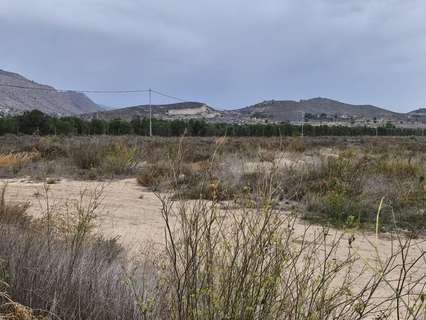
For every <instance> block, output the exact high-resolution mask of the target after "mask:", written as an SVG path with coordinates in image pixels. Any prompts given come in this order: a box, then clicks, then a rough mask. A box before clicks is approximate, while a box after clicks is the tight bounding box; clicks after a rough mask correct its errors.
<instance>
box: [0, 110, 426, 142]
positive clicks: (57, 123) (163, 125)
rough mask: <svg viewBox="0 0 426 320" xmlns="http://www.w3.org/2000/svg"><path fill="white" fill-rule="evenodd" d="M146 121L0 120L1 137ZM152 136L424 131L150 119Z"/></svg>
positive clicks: (105, 130)
mask: <svg viewBox="0 0 426 320" xmlns="http://www.w3.org/2000/svg"><path fill="white" fill-rule="evenodd" d="M149 131H150V129H149V119H146V118H142V119H141V118H136V119H133V120H132V121H124V120H120V119H114V120H110V121H106V120H98V119H92V120H83V119H81V118H78V117H61V118H58V117H52V116H49V115H46V114H44V113H42V112H40V111H38V110H33V111H29V112H25V113H23V114H21V115H16V116H6V117H3V118H0V135H4V134H30V135H34V134H37V135H101V134H106V135H125V134H136V135H144V136H147V135H149ZM152 133H153V135H155V136H165V137H170V136H181V135H183V134H186V135H188V136H223V135H227V136H239V137H252V136H255V137H273V136H300V135H302V134H303V135H306V136H360V135H379V136H387V135H395V136H408V135H423V129H412V128H395V127H394V126H391V125H386V126H381V127H377V128H373V127H366V126H358V127H352V126H327V125H319V126H313V125H310V124H305V125H304V126H303V127H302V126H301V125H293V124H289V123H280V124H278V123H265V124H238V123H209V122H206V121H203V120H194V119H191V120H172V121H168V120H159V119H152Z"/></svg>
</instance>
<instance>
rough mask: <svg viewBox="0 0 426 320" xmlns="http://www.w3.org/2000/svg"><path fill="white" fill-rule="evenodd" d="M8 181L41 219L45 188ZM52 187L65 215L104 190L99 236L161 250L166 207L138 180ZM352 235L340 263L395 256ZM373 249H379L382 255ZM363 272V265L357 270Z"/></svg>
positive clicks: (383, 244)
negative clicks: (355, 256)
mask: <svg viewBox="0 0 426 320" xmlns="http://www.w3.org/2000/svg"><path fill="white" fill-rule="evenodd" d="M6 182H7V184H8V187H7V194H6V199H7V200H9V201H17V202H22V201H29V202H30V203H31V207H30V209H29V212H30V213H31V214H32V215H34V216H36V217H37V216H40V214H41V213H42V212H43V210H45V207H46V201H45V198H44V196H43V194H44V187H43V186H44V185H43V183H37V182H31V181H29V180H27V179H12V180H0V185H1V184H2V183H6ZM48 186H49V192H48V194H49V202H50V205H51V206H53V207H54V209H55V210H62V209H63V208H64V207H65V204H66V203H67V202H70V201H73V200H76V199H78V198H79V197H80V194H81V192H82V191H83V190H87V192H89V193H90V192H91V191H93V190H94V189H95V188H100V187H103V188H104V189H103V201H102V205H101V206H100V208H99V210H98V213H99V214H100V217H99V220H98V226H97V228H98V232H101V233H103V234H104V235H105V236H107V237H119V238H120V242H121V243H122V244H123V245H124V246H125V247H127V248H128V249H129V250H130V251H133V250H135V249H136V250H137V249H138V248H140V247H141V246H147V245H150V246H152V244H155V245H160V246H161V245H162V244H163V243H164V222H163V219H162V216H161V203H160V201H159V199H158V198H157V197H156V195H155V194H154V193H153V192H151V191H149V190H147V189H146V188H143V187H141V186H139V185H138V184H137V183H136V180H135V179H124V180H114V181H110V182H102V183H100V182H93V181H71V180H61V181H58V182H57V183H55V184H50V185H48ZM306 228H307V225H306V224H305V223H304V222H303V221H297V222H296V224H295V225H294V229H295V235H296V237H297V236H298V235H299V236H300V235H302V234H303V233H304V231H305V230H306ZM320 232H322V229H321V227H319V226H310V227H309V231H308V232H307V239H308V240H309V239H313V238H314V237H315V235H316V234H318V233H320ZM339 235H342V232H341V231H337V230H330V232H329V237H330V239H331V238H333V237H335V236H339ZM351 236H352V234H343V239H344V241H343V242H342V243H343V245H342V246H341V247H340V248H339V250H338V252H337V254H336V257H335V259H337V260H340V259H344V257H345V256H346V255H347V254H348V251H349V250H352V252H353V251H354V250H356V251H357V252H358V253H359V254H360V256H362V257H363V259H366V261H367V260H368V261H369V262H370V263H371V265H374V264H375V263H376V262H377V258H376V257H377V252H380V256H381V258H382V259H386V257H387V256H388V255H389V254H390V253H391V250H392V243H391V241H390V239H389V236H388V235H381V236H380V238H379V239H376V236H375V234H372V233H367V234H365V233H363V234H361V233H356V234H354V236H355V239H356V240H355V241H354V243H353V245H352V248H351V249H350V248H349V243H348V241H347V239H349V238H350V237H351ZM295 243H297V239H295ZM372 244H375V245H377V249H378V250H377V252H376V251H375V249H374V247H373V246H372ZM424 250H426V243H425V239H417V240H415V242H414V246H413V248H412V250H411V251H410V257H412V258H414V257H416V256H418V255H420V254H421V252H423V251H424ZM318 254H319V255H320V254H321V253H318ZM410 257H409V258H410ZM419 266H420V268H419V269H417V271H416V273H417V272H419V273H420V274H425V273H426V260H425V259H422V261H421V263H420V264H419ZM360 268H361V267H360V266H359V267H358V269H359V270H360ZM370 271H371V270H370ZM370 271H368V270H367V272H366V273H365V274H364V275H362V276H361V277H360V278H359V283H360V284H361V283H363V282H364V280H365V281H366V280H367V279H368V278H369V277H370V276H371V272H370ZM395 276H396V274H395ZM384 290H385V291H383V290H380V291H379V292H380V294H386V293H389V292H386V291H387V290H386V289H384Z"/></svg>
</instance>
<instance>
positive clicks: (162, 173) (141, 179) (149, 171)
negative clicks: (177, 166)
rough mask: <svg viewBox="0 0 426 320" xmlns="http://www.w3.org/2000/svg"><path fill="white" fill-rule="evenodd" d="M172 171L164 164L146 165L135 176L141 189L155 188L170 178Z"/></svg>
mask: <svg viewBox="0 0 426 320" xmlns="http://www.w3.org/2000/svg"><path fill="white" fill-rule="evenodd" d="M171 174H172V171H171V169H170V166H169V165H167V164H166V163H165V162H158V163H156V164H146V165H145V166H144V167H143V168H142V170H141V172H140V173H139V174H138V176H137V178H136V179H137V182H138V183H139V184H140V185H141V186H143V187H149V188H155V187H157V186H159V185H160V184H161V183H162V182H163V181H164V180H166V179H167V178H170V176H171Z"/></svg>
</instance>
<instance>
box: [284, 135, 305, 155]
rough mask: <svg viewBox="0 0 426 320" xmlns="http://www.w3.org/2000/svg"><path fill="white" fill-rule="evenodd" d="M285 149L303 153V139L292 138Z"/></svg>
mask: <svg viewBox="0 0 426 320" xmlns="http://www.w3.org/2000/svg"><path fill="white" fill-rule="evenodd" d="M287 149H288V151H292V152H300V153H302V152H305V150H306V146H305V140H304V139H303V138H294V139H292V140H291V141H290V143H289V144H288V146H287Z"/></svg>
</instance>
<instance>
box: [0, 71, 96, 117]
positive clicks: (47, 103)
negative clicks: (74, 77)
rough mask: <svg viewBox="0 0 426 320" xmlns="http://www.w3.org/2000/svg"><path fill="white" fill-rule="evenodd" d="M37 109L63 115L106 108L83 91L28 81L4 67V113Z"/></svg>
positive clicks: (0, 77)
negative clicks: (63, 89) (58, 89)
mask: <svg viewBox="0 0 426 320" xmlns="http://www.w3.org/2000/svg"><path fill="white" fill-rule="evenodd" d="M2 85H3V86H2ZM4 85H7V86H4ZM20 87H30V88H36V89H25V88H20ZM33 109H38V110H40V111H42V112H44V113H47V114H51V115H61V116H63V115H76V114H82V113H87V112H95V111H98V110H102V109H101V108H100V107H99V106H98V105H97V104H96V103H94V102H93V101H92V100H90V99H89V98H88V97H87V96H86V95H84V94H82V93H78V92H75V91H65V92H60V91H57V90H55V88H53V87H50V86H47V85H42V84H39V83H36V82H34V81H31V80H28V79H27V78H25V77H23V76H21V75H19V74H17V73H12V72H7V71H3V70H0V113H3V114H11V113H12V114H15V113H20V112H23V111H27V110H33Z"/></svg>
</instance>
